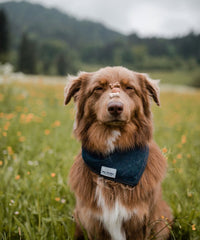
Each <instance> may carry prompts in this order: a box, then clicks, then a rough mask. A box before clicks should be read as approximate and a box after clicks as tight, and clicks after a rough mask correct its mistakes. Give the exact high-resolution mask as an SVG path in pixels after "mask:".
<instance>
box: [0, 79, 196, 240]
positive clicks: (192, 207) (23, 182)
mask: <svg viewBox="0 0 200 240" xmlns="http://www.w3.org/2000/svg"><path fill="white" fill-rule="evenodd" d="M63 87H64V82H60V81H59V82H57V83H55V82H53V83H52V84H47V83H46V81H43V78H42V77H38V78H37V81H33V79H32V78H31V79H29V77H27V79H26V81H23V82H21V81H8V79H6V78H5V79H4V80H3V81H2V83H1V84H0V239H1V240H16V239H19V240H22V239H26V240H56V239H58V240H62V239H73V235H74V222H73V218H72V214H73V207H74V204H75V200H74V196H73V194H72V193H71V192H70V190H69V187H68V185H67V178H68V172H69V169H70V166H71V165H72V163H73V160H74V156H75V155H76V154H77V153H78V152H79V148H80V143H78V142H77V141H76V139H75V138H74V136H73V133H72V129H73V119H74V108H73V103H70V104H69V105H68V106H64V105H63ZM161 88H162V86H161ZM152 111H153V115H154V127H155V131H154V138H155V140H156V142H157V143H158V145H159V146H160V148H161V149H162V151H163V154H164V155H165V156H166V158H167V161H168V172H167V175H166V178H165V180H164V182H163V194H164V198H165V200H166V201H167V202H168V203H169V205H170V206H171V209H172V211H173V215H174V225H173V228H172V238H171V239H176V240H181V239H184V240H190V239H194V240H199V239H200V173H199V166H200V157H199V156H200V124H199V123H200V91H194V92H181V93H180V92H174V91H173V92H166V91H162V92H161V107H160V108H158V107H157V106H155V105H153V106H152ZM152 239H153V238H152Z"/></svg>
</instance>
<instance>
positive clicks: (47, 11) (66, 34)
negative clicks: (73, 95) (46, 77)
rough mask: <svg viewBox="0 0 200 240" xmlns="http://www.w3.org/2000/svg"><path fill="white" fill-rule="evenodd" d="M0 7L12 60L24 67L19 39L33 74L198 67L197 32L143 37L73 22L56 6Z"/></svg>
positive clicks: (19, 4)
mask: <svg viewBox="0 0 200 240" xmlns="http://www.w3.org/2000/svg"><path fill="white" fill-rule="evenodd" d="M0 9H3V10H4V11H5V13H6V15H7V18H8V21H9V25H10V42H11V51H10V52H11V53H10V61H11V62H12V63H13V64H14V65H15V67H16V69H17V70H19V71H23V70H21V69H20V67H19V59H20V58H19V54H18V53H19V52H20V51H19V50H20V49H21V45H22V39H24V45H27V46H26V50H25V51H24V54H25V55H27V56H29V57H28V59H30V58H31V57H30V56H32V58H33V59H32V62H34V64H35V65H36V66H34V69H36V70H35V73H44V74H65V72H76V71H77V70H79V69H81V67H82V66H84V70H85V66H88V65H90V66H94V65H95V66H96V65H98V66H101V65H124V66H127V67H130V68H134V69H137V70H138V71H140V70H141V71H149V70H155V69H157V70H158V69H159V70H173V69H187V70H190V69H194V68H199V66H200V34H194V33H192V32H191V33H190V34H188V35H186V36H183V37H174V38H171V39H166V38H158V37H152V38H148V37H146V38H141V37H139V36H138V35H137V34H136V33H132V34H130V35H129V36H125V35H123V34H121V33H119V32H116V31H113V30H111V29H109V28H107V27H105V26H104V25H103V24H101V23H96V22H92V21H87V20H82V21H81V20H77V19H76V18H75V17H72V16H70V15H68V14H66V13H63V12H61V11H59V10H57V9H55V8H46V7H44V6H42V5H39V4H32V3H29V2H25V1H21V2H14V1H10V2H5V3H0ZM24 34H25V35H26V36H24ZM25 43H26V44H25ZM27 49H29V50H27ZM33 49H34V50H33ZM21 51H22V50H21ZM29 51H30V52H29ZM22 52H23V51H22ZM27 52H28V53H27ZM32 52H34V56H33V54H32ZM33 60H34V61H33ZM27 61H28V60H26V62H27ZM22 65H23V64H22ZM31 65H33V63H30V66H31ZM24 72H25V71H24ZM26 72H27V73H29V72H30V71H29V69H27V70H26Z"/></svg>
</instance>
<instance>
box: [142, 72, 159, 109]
mask: <svg viewBox="0 0 200 240" xmlns="http://www.w3.org/2000/svg"><path fill="white" fill-rule="evenodd" d="M141 77H142V79H143V81H144V84H145V87H146V89H147V91H148V93H149V96H150V97H152V98H153V100H154V102H155V103H156V104H157V105H158V106H160V99H159V95H160V88H159V86H158V84H159V82H160V80H153V79H151V78H150V77H149V76H148V75H147V74H141Z"/></svg>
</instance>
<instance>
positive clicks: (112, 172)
mask: <svg viewBox="0 0 200 240" xmlns="http://www.w3.org/2000/svg"><path fill="white" fill-rule="evenodd" d="M116 173H117V169H115V168H109V167H104V166H102V167H101V173H100V174H101V175H102V176H106V177H110V178H115V177H116Z"/></svg>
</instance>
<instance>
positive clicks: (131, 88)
mask: <svg viewBox="0 0 200 240" xmlns="http://www.w3.org/2000/svg"><path fill="white" fill-rule="evenodd" d="M126 90H134V88H133V87H132V86H126Z"/></svg>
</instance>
